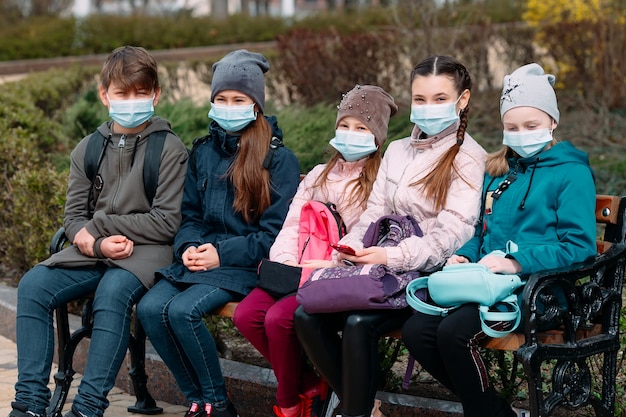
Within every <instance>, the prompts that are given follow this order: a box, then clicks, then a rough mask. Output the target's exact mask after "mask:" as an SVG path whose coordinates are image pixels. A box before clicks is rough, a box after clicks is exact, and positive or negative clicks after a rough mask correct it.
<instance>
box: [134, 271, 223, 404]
mask: <svg viewBox="0 0 626 417" xmlns="http://www.w3.org/2000/svg"><path fill="white" fill-rule="evenodd" d="M234 299H235V296H234V294H233V293H231V292H230V291H227V290H224V289H221V288H217V287H214V286H212V285H208V284H178V285H174V284H172V283H171V282H169V281H167V280H165V279H162V280H160V281H159V282H157V283H156V285H155V286H154V287H152V289H150V291H148V293H147V294H146V295H145V297H144V298H143V299H142V300H141V302H140V303H139V305H138V306H137V314H138V315H139V319H140V320H141V324H142V325H143V327H144V329H145V331H146V334H147V335H148V337H149V338H150V341H151V343H152V346H154V348H155V349H156V351H157V352H158V353H159V355H160V356H161V358H162V359H163V361H164V362H165V364H166V365H167V366H168V368H169V369H170V371H172V374H173V375H174V378H176V382H177V383H178V387H179V388H180V390H181V391H182V392H183V394H185V397H186V398H187V401H189V402H192V401H193V402H197V403H203V402H204V403H211V404H215V403H221V402H223V401H226V400H227V399H228V395H227V393H226V386H225V384H224V377H223V376H222V369H221V368H220V362H219V357H218V355H217V348H216V347H215V341H214V340H213V336H211V333H210V332H209V330H208V329H207V327H206V325H205V324H204V322H203V320H202V319H203V317H204V316H205V315H206V314H208V313H210V312H211V311H213V310H215V309H216V308H218V307H221V306H223V305H224V304H226V303H228V302H230V301H233V300H234Z"/></svg>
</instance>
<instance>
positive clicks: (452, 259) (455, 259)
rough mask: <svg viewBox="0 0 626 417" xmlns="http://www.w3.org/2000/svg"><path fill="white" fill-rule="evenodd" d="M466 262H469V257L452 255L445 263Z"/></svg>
mask: <svg viewBox="0 0 626 417" xmlns="http://www.w3.org/2000/svg"><path fill="white" fill-rule="evenodd" d="M466 263H469V259H467V258H466V257H465V256H461V255H452V256H451V257H449V258H448V260H447V261H446V265H454V264H466Z"/></svg>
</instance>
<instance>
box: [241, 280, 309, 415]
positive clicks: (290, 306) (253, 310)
mask: <svg viewBox="0 0 626 417" xmlns="http://www.w3.org/2000/svg"><path fill="white" fill-rule="evenodd" d="M298 306H299V304H298V302H297V301H296V296H295V295H291V296H287V297H284V298H281V299H278V300H276V299H275V298H274V297H272V296H271V295H269V294H268V293H267V292H265V291H263V290H262V289H260V288H255V289H254V290H252V292H251V293H250V294H248V296H246V298H244V299H243V301H241V302H240V303H239V305H238V306H237V309H236V310H235V316H234V317H233V321H234V323H235V326H236V327H237V328H238V329H239V331H240V332H241V334H243V335H244V336H245V338H246V339H248V340H249V341H250V343H252V345H253V346H254V347H255V348H256V349H257V350H258V351H259V352H260V353H261V355H263V356H264V357H265V359H267V360H268V362H269V363H270V364H271V365H272V369H273V370H274V375H276V381H277V382H278V389H277V393H276V401H277V403H278V406H279V407H283V408H288V407H293V406H295V405H297V404H298V403H299V402H300V394H301V393H303V392H305V391H306V390H308V389H309V388H311V387H313V386H314V385H315V384H316V383H317V382H318V379H317V377H316V376H315V374H314V372H313V370H312V369H310V367H308V366H307V365H306V363H305V361H304V355H303V353H302V347H301V345H300V341H299V340H298V337H297V336H296V332H295V329H294V321H293V314H294V312H295V311H296V308H298Z"/></svg>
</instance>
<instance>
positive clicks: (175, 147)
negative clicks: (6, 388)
mask: <svg viewBox="0 0 626 417" xmlns="http://www.w3.org/2000/svg"><path fill="white" fill-rule="evenodd" d="M99 90H100V100H101V101H102V103H103V104H104V105H105V106H107V108H108V110H109V115H110V116H111V118H112V119H113V120H112V121H107V122H105V123H103V124H102V125H101V126H100V127H98V129H97V131H96V132H95V133H94V134H93V135H89V136H87V137H85V138H84V139H83V140H82V141H80V143H79V144H78V145H77V146H76V148H75V149H74V150H73V151H72V154H71V166H70V177H69V184H68V188H67V202H66V205H65V219H64V223H63V226H64V227H65V233H66V235H67V237H68V238H69V241H70V242H72V245H71V246H69V247H68V248H66V249H64V250H62V251H61V252H59V253H57V254H55V255H53V256H51V257H50V258H48V259H47V260H45V261H44V262H41V263H40V264H38V265H36V266H35V267H34V268H33V269H31V270H30V271H28V272H27V273H26V274H25V275H24V276H23V277H22V279H21V280H20V283H19V286H18V303H17V323H16V333H17V353H18V381H17V383H16V384H15V391H16V394H15V401H14V402H12V403H11V406H12V408H13V410H12V411H11V412H10V413H9V417H37V416H44V413H45V409H46V408H47V407H48V405H49V400H50V390H49V389H48V387H47V384H48V381H49V379H50V368H51V366H52V357H53V349H54V329H53V320H52V313H53V311H54V309H55V308H57V307H58V306H59V305H61V304H64V303H67V302H68V301H71V300H74V299H77V298H80V297H83V296H85V295H87V294H89V293H95V297H94V302H93V319H94V323H93V333H92V335H91V344H90V347H89V355H88V358H87V366H86V369H85V374H84V376H83V379H82V381H81V383H80V386H79V387H78V395H76V397H75V398H74V401H73V405H72V409H71V411H70V412H68V413H67V415H66V416H68V417H102V415H103V414H104V410H105V409H106V408H107V407H108V405H109V403H108V401H107V398H106V396H107V394H108V393H109V391H110V390H111V388H112V387H113V385H114V382H115V377H116V375H117V373H118V370H119V368H120V365H121V363H122V360H123V359H124V355H125V353H126V348H127V346H128V341H129V327H130V316H131V312H132V308H133V305H134V304H136V303H137V302H138V301H139V299H140V298H141V297H142V296H143V294H144V293H145V292H146V291H147V290H148V288H150V287H151V286H152V285H153V283H154V271H155V270H157V269H159V268H162V267H164V266H166V265H169V264H170V263H171V262H172V253H173V252H172V242H173V239H174V235H175V234H176V231H177V230H178V227H179V225H180V220H181V214H180V207H181V199H182V191H183V184H184V180H185V172H186V167H187V151H186V149H185V146H184V145H183V143H182V142H181V141H180V139H179V138H178V137H177V136H176V135H175V134H174V132H173V131H172V130H171V127H170V124H169V122H167V121H166V120H164V119H160V118H158V117H153V114H154V106H155V105H156V104H157V103H158V101H159V97H160V94H161V88H160V86H159V79H158V74H157V64H156V61H155V60H154V58H153V57H152V56H151V55H150V54H149V53H148V52H147V51H146V50H145V49H143V48H139V47H132V46H124V47H120V48H118V49H116V50H114V51H113V52H112V53H111V55H109V57H108V58H107V59H106V61H105V63H104V66H103V68H102V72H101V85H100V89H99ZM92 136H94V137H93V138H92ZM158 137H160V138H161V139H157V138H158ZM163 138H164V139H163ZM156 140H164V142H163V148H162V150H161V152H160V164H159V170H158V179H157V180H156V181H155V182H156V190H153V194H154V195H152V193H151V192H150V191H149V190H148V189H145V188H150V187H146V186H145V183H146V182H147V180H146V179H145V178H144V156H145V154H146V150H147V149H148V148H150V146H149V143H150V141H156ZM90 141H96V142H98V141H99V142H100V143H99V144H98V146H99V148H98V149H101V151H98V152H97V155H98V157H97V164H96V166H95V167H93V170H94V172H93V174H92V173H91V172H90V171H91V169H90V168H89V164H88V162H87V159H88V156H87V155H88V154H89V153H90V152H92V151H90V147H91V146H93V145H90ZM153 144H154V142H153V143H152V145H153ZM146 161H148V159H146ZM157 161H158V158H157ZM92 175H93V176H92Z"/></svg>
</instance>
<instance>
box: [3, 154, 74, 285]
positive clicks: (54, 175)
mask: <svg viewBox="0 0 626 417" xmlns="http://www.w3.org/2000/svg"><path fill="white" fill-rule="evenodd" d="M66 183H67V172H57V170H56V169H54V167H52V166H51V165H50V164H45V163H44V164H42V166H40V167H39V166H36V167H31V169H20V170H18V171H17V172H16V174H15V175H14V176H13V177H11V180H10V181H9V187H8V188H7V189H5V190H4V193H3V196H2V202H3V203H6V202H7V201H9V200H10V204H6V207H5V210H7V212H5V213H4V216H3V217H5V219H6V220H9V222H8V223H3V225H2V226H0V239H1V240H2V241H3V242H7V243H8V244H6V245H3V248H2V262H1V263H2V265H3V267H6V268H8V269H9V270H11V271H14V272H15V273H16V275H15V276H14V277H13V278H14V279H16V278H18V277H19V276H21V274H22V273H23V272H24V271H26V270H28V269H30V268H31V267H32V266H33V265H34V264H36V263H37V262H39V261H42V260H44V259H46V258H47V257H48V256H49V253H48V242H49V239H50V238H51V237H52V234H53V233H54V232H55V231H56V230H57V229H58V228H59V227H60V226H61V225H62V224H63V216H62V213H63V207H64V205H65V190H66ZM15 282H17V281H15Z"/></svg>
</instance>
